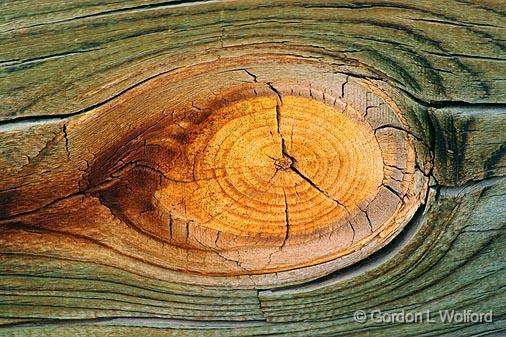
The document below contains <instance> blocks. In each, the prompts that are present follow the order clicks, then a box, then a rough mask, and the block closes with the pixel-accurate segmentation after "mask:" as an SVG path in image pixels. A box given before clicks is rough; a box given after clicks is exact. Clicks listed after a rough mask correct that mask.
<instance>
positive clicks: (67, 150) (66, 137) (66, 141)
mask: <svg viewBox="0 0 506 337" xmlns="http://www.w3.org/2000/svg"><path fill="white" fill-rule="evenodd" d="M62 131H63V137H64V138H65V152H66V153H67V159H68V160H70V151H69V138H68V134H67V124H63V129H62Z"/></svg>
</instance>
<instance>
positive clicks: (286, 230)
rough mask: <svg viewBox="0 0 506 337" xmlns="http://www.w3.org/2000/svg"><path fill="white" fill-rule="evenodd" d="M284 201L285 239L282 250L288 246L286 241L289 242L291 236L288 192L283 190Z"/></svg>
mask: <svg viewBox="0 0 506 337" xmlns="http://www.w3.org/2000/svg"><path fill="white" fill-rule="evenodd" d="M283 194H284V199H285V226H286V229H285V237H284V238H283V243H282V244H281V248H283V247H284V246H285V245H286V241H287V240H288V235H289V234H290V220H289V218H288V200H287V198H286V191H285V189H283Z"/></svg>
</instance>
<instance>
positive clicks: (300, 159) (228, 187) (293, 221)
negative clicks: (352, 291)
mask: <svg viewBox="0 0 506 337" xmlns="http://www.w3.org/2000/svg"><path fill="white" fill-rule="evenodd" d="M298 67H299V65H298V64H296V63H285V64H276V63H269V62H266V63H265V64H261V65H257V66H253V69H254V71H255V72H254V73H253V72H252V70H249V69H246V68H237V67H236V68H232V69H223V68H222V65H220V66H217V67H216V69H215V70H212V71H209V69H208V70H207V71H205V72H204V71H202V72H201V73H199V72H198V71H196V73H192V74H191V76H189V75H188V74H187V73H186V74H185V77H184V78H178V77H176V79H177V82H171V81H174V79H171V78H170V77H167V78H165V79H164V81H165V82H164V83H155V84H154V86H153V87H152V88H150V95H161V96H158V97H164V95H167V90H168V89H167V88H170V87H171V86H174V85H176V83H177V85H178V87H183V88H188V89H189V90H188V92H187V93H185V94H183V95H186V96H187V97H183V98H181V97H178V99H177V101H174V102H177V103H176V104H175V103H174V102H172V101H171V100H170V97H169V96H166V97H167V100H166V101H164V100H160V102H161V103H160V106H159V107H157V106H150V107H149V108H150V109H157V108H158V109H162V111H163V114H162V115H161V117H159V118H158V119H157V120H156V121H155V122H151V123H150V125H148V126H147V127H145V128H144V129H143V131H142V132H139V133H138V134H136V135H131V136H130V138H129V139H128V140H126V141H125V140H121V141H120V142H118V143H119V144H121V145H120V146H119V147H115V146H111V149H110V151H109V152H105V154H104V157H103V158H100V160H98V161H97V162H99V163H101V166H100V167H96V168H94V169H93V170H92V171H91V174H90V176H89V177H88V179H89V180H90V182H91V183H99V182H100V181H101V180H103V175H102V176H100V173H101V172H106V174H107V175H109V176H112V177H114V178H115V179H116V180H115V181H114V183H112V184H110V186H108V187H107V188H106V189H105V190H104V189H101V190H99V191H97V192H96V195H97V196H98V197H99V199H100V200H101V202H102V203H103V204H104V205H107V207H108V208H109V209H110V210H111V211H112V212H113V213H114V215H115V216H116V217H118V218H119V219H121V220H122V221H124V222H125V223H127V224H129V225H130V227H131V228H134V229H135V230H136V231H138V232H139V233H140V234H141V235H143V236H147V237H149V238H150V240H154V242H161V243H162V249H161V250H160V249H157V250H156V252H154V251H149V255H150V256H153V255H154V256H155V257H156V258H157V260H156V262H157V263H159V264H162V265H163V266H164V267H167V268H171V269H175V270H179V271H182V272H185V273H190V274H192V273H194V274H197V275H198V274H206V275H209V276H211V278H212V277H218V278H220V277H234V278H237V277H238V278H241V277H251V276H252V275H256V277H262V280H263V281H262V282H264V283H267V284H268V283H270V282H271V281H269V279H270V277H271V276H269V275H273V276H272V277H279V275H281V274H283V273H287V274H286V275H287V280H288V281H289V280H295V279H297V278H298V277H299V276H297V275H304V278H312V277H316V276H319V275H323V274H325V273H328V272H329V271H332V270H335V269H338V268H342V267H344V266H347V265H350V264H352V263H354V262H356V261H358V260H360V259H362V258H364V257H365V256H368V255H369V254H371V253H372V252H374V251H376V250H377V249H379V248H381V247H382V246H384V245H385V244H386V243H387V242H389V241H390V240H391V239H392V238H393V237H394V236H395V235H396V234H397V233H398V232H399V231H400V230H401V229H402V227H403V226H404V225H405V224H406V223H407V222H408V221H409V220H410V218H411V217H412V215H413V214H414V212H415V211H416V209H417V208H418V206H419V205H420V203H421V202H422V198H423V196H424V191H425V184H426V182H424V181H425V180H424V179H425V178H424V176H423V174H421V173H420V172H419V171H418V170H416V151H415V143H414V142H416V139H415V138H413V137H412V136H411V135H410V133H409V132H408V131H406V130H405V128H406V124H405V121H404V119H403V117H402V114H401V113H400V111H399V109H398V108H397V107H396V106H395V104H394V103H393V102H392V100H391V99H389V98H388V96H386V94H385V93H384V92H383V91H381V90H379V89H378V88H377V87H375V86H374V85H373V84H372V83H369V82H361V81H358V80H355V79H353V78H350V77H349V76H348V77H347V76H343V75H339V74H330V75H329V74H328V73H326V72H325V73H323V74H325V75H322V77H321V80H320V81H311V82H307V81H305V80H304V79H303V78H304V75H305V74H304V73H300V72H298V71H297V69H298ZM248 68H250V67H248ZM309 68H310V67H308V66H307V65H306V66H305V68H304V69H306V70H307V69H309ZM273 69H274V70H275V71H281V70H283V69H284V70H286V73H285V74H288V75H284V76H285V77H283V78H279V77H278V76H276V78H272V79H271V78H269V77H268V76H272V72H273V71H272V70H273ZM314 71H319V72H321V69H318V68H315V69H314ZM213 73H214V74H215V75H216V76H221V77H222V79H220V80H219V81H215V82H213V81H210V79H211V78H212V76H213ZM262 74H266V75H262ZM264 77H265V78H264ZM195 83H205V84H206V85H207V86H206V87H205V88H203V87H202V88H201V87H197V88H195V89H193V90H192V89H190V88H191V86H192V85H195ZM186 86H187V87H186ZM156 90H159V91H160V92H159V93H157V92H156ZM180 92H184V91H180ZM145 100H146V97H145V94H142V93H141V94H139V95H138V96H135V97H133V98H132V99H130V100H128V101H127V102H126V103H125V104H124V105H122V106H120V109H119V110H121V109H140V108H139V106H140V105H139V103H142V101H145ZM180 102H188V104H187V105H186V106H181V105H180V104H181V103H180ZM168 111H170V113H168ZM125 142H126V143H125ZM104 163H105V164H104ZM97 172H98V173H97ZM139 249H146V248H142V247H141V248H139ZM211 283H212V282H211Z"/></svg>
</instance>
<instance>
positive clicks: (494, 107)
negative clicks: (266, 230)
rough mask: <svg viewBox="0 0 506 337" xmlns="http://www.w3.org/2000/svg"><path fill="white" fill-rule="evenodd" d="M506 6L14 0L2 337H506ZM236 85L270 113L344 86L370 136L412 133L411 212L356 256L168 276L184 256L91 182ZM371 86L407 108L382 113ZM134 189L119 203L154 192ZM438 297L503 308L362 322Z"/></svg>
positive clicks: (0, 167) (0, 231)
mask: <svg viewBox="0 0 506 337" xmlns="http://www.w3.org/2000/svg"><path fill="white" fill-rule="evenodd" d="M505 14H506V13H505V7H504V4H503V3H502V2H501V1H486V2H484V1H483V2H481V1H480V2H472V1H444V2H434V1H417V2H408V1H385V2H377V1H360V2H358V1H346V2H345V1H330V2H329V1H326V2H318V1H312V2H309V3H308V2H299V1H272V2H264V1H229V2H226V1H225V2H221V1H216V2H205V1H195V2H185V1H182V2H181V1H164V2H157V1H150V2H149V3H146V2H144V1H142V2H141V1H128V2H126V1H117V2H110V3H105V4H104V3H96V2H93V1H75V2H63V1H62V2H59V1H47V2H30V3H24V2H16V1H13V2H10V1H6V2H3V4H2V6H1V8H0V46H1V48H0V79H1V82H0V106H1V108H0V119H1V122H0V278H1V279H2V281H1V282H0V335H2V336H4V335H5V336H24V335H35V336H47V335H55V336H75V335H90V336H94V335H110V336H130V335H140V334H146V335H150V336H151V335H152V336H157V335H167V334H169V335H174V336H194V335H206V336H257V335H287V336H339V335H373V336H376V335H377V336H382V335H385V334H388V335H392V336H411V335H413V336H415V335H416V336H418V335H427V336H431V335H438V336H439V335H448V336H455V335H465V336H467V335H500V334H503V333H504V332H505V331H506V320H505V317H506V305H505V303H506V292H505V286H506V277H505V271H504V268H505V266H506V260H505V256H506V252H505V237H504V233H505V231H504V226H505V225H506V208H505V206H504V205H505V204H506V182H505V180H504V173H505V167H506V166H505V165H506V163H505V153H506V149H505V145H504V144H505V143H506V137H505V133H506V123H505V111H506V110H505V105H504V104H505V103H506V97H505V92H506V90H505V89H506V85H505V83H506V73H505V71H504V68H505V63H506V52H505V50H504V49H505V40H506V33H505V31H506V22H505V21H506V20H505ZM286 83H289V85H290V87H286V86H285V87H283V85H285V84H286ZM345 83H346V84H345ZM238 85H241V86H242V87H241V88H242V90H245V89H244V88H248V90H253V89H254V90H258V92H257V91H255V94H257V93H264V94H265V93H268V94H269V95H270V96H269V97H271V98H272V102H274V106H275V105H276V102H277V101H276V100H277V99H279V97H277V96H278V94H279V93H276V92H275V91H277V90H278V89H276V88H278V87H280V88H285V89H286V88H291V89H290V90H291V93H293V88H297V89H296V90H299V91H298V94H297V95H299V96H304V95H306V96H308V97H311V98H314V99H322V100H323V101H325V99H327V100H328V99H329V97H333V96H332V95H334V96H335V97H337V98H340V99H342V100H343V102H345V103H348V104H350V106H351V107H353V108H354V109H356V110H357V111H359V112H360V113H361V114H362V115H363V116H365V118H366V119H367V122H368V123H370V124H371V125H373V128H374V129H377V130H378V131H375V133H378V132H379V133H380V134H381V132H383V131H385V130H386V131H389V130H390V131H391V132H394V133H396V132H397V133H398V132H400V133H401V134H402V135H403V137H405V138H406V139H408V140H409V142H411V143H412V144H414V145H413V146H414V153H415V154H416V156H415V159H414V162H413V163H412V165H413V168H414V171H416V172H418V176H419V177H420V178H419V180H418V181H419V182H420V183H419V184H418V185H410V187H409V188H408V190H409V191H412V190H416V189H420V190H421V191H423V190H424V188H427V186H426V184H427V180H428V179H429V178H430V188H429V193H428V194H427V196H426V199H425V196H424V199H423V200H420V202H419V203H415V204H414V205H415V206H413V211H414V210H415V209H416V208H417V212H416V214H415V215H414V217H413V219H412V220H411V221H410V222H409V223H407V224H404V225H405V227H404V225H403V226H401V227H399V228H402V227H404V229H403V230H402V232H400V234H398V235H397V236H395V238H394V237H392V238H390V239H389V240H387V241H385V244H386V243H387V242H390V241H391V242H390V243H389V244H388V245H387V246H385V247H384V248H383V249H381V250H380V251H378V252H376V253H375V254H373V255H370V256H368V257H367V258H366V259H364V260H362V261H360V262H358V263H355V264H352V265H351V266H348V267H347V268H345V269H340V270H335V269H336V268H335V266H334V267H332V266H329V265H328V264H327V265H326V264H322V265H316V267H315V266H312V267H310V268H313V269H309V271H308V270H303V271H302V272H300V271H299V273H297V270H294V271H288V272H286V273H285V274H283V273H279V275H278V274H273V275H271V276H272V277H271V278H269V277H267V276H265V275H262V274H258V275H248V273H245V275H242V276H241V275H235V274H234V275H235V276H233V277H225V276H212V275H207V274H198V273H197V274H191V273H188V274H185V273H181V272H179V271H178V270H175V268H174V264H175V265H176V266H177V263H178V262H177V259H178V258H181V253H178V252H177V251H175V250H174V251H172V252H170V254H167V253H166V252H167V251H168V249H171V248H170V247H167V245H165V246H162V247H161V246H160V245H159V241H156V240H155V239H153V238H151V237H150V236H146V235H144V234H143V233H139V232H138V231H136V230H133V228H132V227H131V226H129V225H128V224H126V223H125V222H124V221H123V219H121V218H118V217H117V214H116V213H114V212H113V211H111V210H113V209H114V206H116V204H117V202H118V201H121V199H114V201H115V203H114V205H112V206H111V204H109V205H108V204H107V203H105V204H104V198H102V199H101V198H100V197H99V195H98V194H97V193H99V192H100V191H102V189H103V188H105V189H106V190H107V189H109V188H110V186H111V185H112V184H113V183H114V182H115V180H114V179H109V178H107V177H106V176H107V175H109V174H110V173H111V172H116V171H115V169H117V167H114V165H113V164H115V161H114V160H116V161H117V159H118V158H120V159H125V158H127V159H129V160H130V159H131V158H134V159H136V156H144V157H142V158H143V160H144V159H146V158H147V159H150V158H151V159H152V158H158V157H157V156H158V155H155V154H154V153H155V152H150V151H154V150H146V149H144V150H143V151H141V150H139V149H143V148H142V144H144V146H145V145H146V142H147V143H149V142H150V141H153V139H154V138H153V135H156V132H157V130H163V132H166V131H167V130H169V129H163V128H161V127H160V125H158V126H156V125H157V123H160V121H162V120H163V121H162V122H161V123H162V125H165V124H164V123H167V125H170V123H173V124H174V123H176V122H178V121H179V122H180V121H186V120H185V118H187V119H189V120H190V121H191V118H197V117H198V114H199V113H200V112H199V111H200V110H202V107H203V105H205V104H206V103H208V96H216V97H221V96H220V94H221V93H226V95H228V94H230V93H231V92H232V88H233V87H234V86H238ZM364 85H365V86H367V88H369V89H368V90H372V91H374V92H377V93H378V92H380V93H382V95H383V94H385V95H386V97H388V99H387V101H386V102H387V103H388V102H389V101H388V100H391V101H392V104H393V105H394V106H395V107H397V108H398V110H399V112H400V116H401V119H402V120H403V121H402V122H401V121H400V120H398V119H397V120H394V119H392V118H391V117H389V118H388V122H385V117H384V116H385V110H384V107H385V104H384V102H383V103H381V102H379V101H377V100H376V99H372V97H373V96H372V95H371V93H372V91H368V90H364V89H363V88H364ZM171 88H172V89H171ZM272 88H274V89H275V90H274V91H273V89H272ZM171 90H172V91H171ZM281 91H282V90H281ZM281 94H282V95H283V94H286V92H281ZM325 94H326V95H327V96H325ZM226 95H225V94H223V95H222V96H224V97H229V96H226ZM282 95H281V96H282ZM313 96H314V97H313ZM320 96H321V97H320ZM160 97H162V98H163V99H160ZM318 97H320V98H318ZM325 97H326V98H325ZM278 103H279V102H278ZM174 111H179V113H174ZM273 111H274V110H273ZM281 113H283V112H281ZM167 116H168V117H167ZM189 116H190V117H189ZM191 116H193V117H191ZM273 116H274V115H273ZM281 120H282V117H281ZM278 123H279V120H278ZM278 126H279V125H278ZM157 128H158V129H157ZM153 130H155V131H153ZM392 130H397V131H392ZM146 135H147V136H146ZM150 137H151V138H150ZM155 143H156V142H153V144H155ZM159 144H162V143H161V142H160V143H159ZM162 145H163V144H162ZM164 146H165V145H164ZM153 148H154V147H153ZM153 148H151V149H153ZM107 151H109V157H108V156H107V153H108V152H107ZM386 152H388V151H386ZM111 153H114V154H113V155H111ZM146 153H148V154H147V155H146ZM392 153H394V155H393V158H394V160H395V161H398V160H399V158H400V157H401V156H402V155H403V153H404V152H395V151H394V152H392ZM114 156H117V157H114ZM122 156H123V157H122ZM128 156H130V157H128ZM111 158H112V159H111ZM139 158H140V157H139ZM139 158H137V159H139ZM161 158H165V157H161ZM156 163H157V165H158V164H160V162H156ZM148 164H149V165H152V162H150V161H148ZM396 165H397V164H395V163H394V165H391V166H392V167H395V166H396ZM152 166H153V165H152ZM152 166H150V167H152ZM97 167H98V168H99V169H97ZM176 167H183V166H181V165H176ZM403 169H404V168H403ZM162 170H163V168H162ZM400 171H402V170H400ZM405 171H406V170H405ZM408 171H409V170H408ZM144 174H145V176H149V173H144ZM111 177H112V178H116V176H114V175H111ZM133 177H134V178H132V177H130V179H134V180H135V179H137V178H135V176H133ZM150 179H151V178H150ZM156 179H158V176H156ZM415 180H416V179H415ZM415 180H413V181H415ZM142 181H143V183H144V185H142V184H140V183H139V184H138V185H135V188H134V190H133V192H132V191H129V192H128V194H126V195H127V196H128V197H131V198H132V199H135V197H136V191H140V192H142V191H145V190H149V189H151V188H152V187H151V185H149V184H150V183H151V182H150V180H149V179H147V178H146V180H142ZM422 182H423V183H422ZM153 186H154V185H153ZM413 186H416V187H413ZM109 191H110V189H109ZM124 193H126V192H124ZM143 196H144V195H143V194H142V193H141V194H140V197H139V198H140V199H142V198H143ZM125 200H127V198H125ZM128 200H129V199H128ZM125 202H126V201H125ZM420 205H421V206H420ZM285 206H286V200H285ZM410 216H411V215H410ZM410 216H409V217H407V218H410ZM136 221H137V220H136ZM144 223H146V224H148V223H150V222H144ZM146 228H147V231H149V227H146ZM186 234H188V231H187V232H186ZM396 234H397V233H396ZM187 237H188V235H187ZM280 237H281V236H280ZM281 239H282V238H281ZM366 255H368V254H365V255H364V256H366ZM364 256H362V257H364ZM174 261H175V262H174ZM206 261H207V264H206V263H202V261H200V260H198V259H195V261H189V260H188V259H186V260H184V261H183V262H181V263H182V264H180V265H179V269H181V266H182V265H184V266H185V267H183V269H184V268H190V267H191V266H195V268H201V267H199V264H200V265H203V266H204V267H206V266H209V264H208V263H209V261H208V260H206ZM356 261H357V260H353V261H352V262H356ZM229 262H230V261H229ZM344 265H345V264H342V265H340V267H339V268H342V267H343V266H344ZM348 265H349V263H348ZM235 267H236V266H235V262H233V260H232V261H231V263H229V264H226V263H223V264H222V265H220V268H222V269H223V271H227V270H230V271H231V272H233V273H237V271H235V272H234V268H235ZM260 267H261V266H260ZM227 268H229V269H227ZM176 269H177V268H176ZM243 272H244V271H243ZM311 273H313V274H311ZM239 274H241V273H239ZM243 274H244V273H243ZM310 274H311V275H312V276H311V277H308V275H310ZM304 275H306V278H305V277H303V276H304ZM318 276H321V277H318ZM220 277H221V278H220ZM217 278H218V279H219V281H216V280H217ZM276 284H277V285H278V286H279V285H283V287H281V288H277V287H276ZM445 309H449V310H451V309H453V310H472V311H475V312H486V311H489V310H492V311H493V315H494V320H493V323H481V324H471V323H462V324H448V323H443V322H441V321H436V322H435V323H430V324H395V325H394V324H387V323H375V322H372V321H367V322H365V323H358V322H355V321H354V319H353V314H354V312H355V311H356V310H364V311H371V310H382V311H383V312H387V311H393V312H398V311H400V310H407V311H410V312H422V311H425V310H429V311H431V312H432V313H433V316H437V315H438V313H437V312H438V310H445ZM434 318H435V319H436V320H437V319H438V317H434Z"/></svg>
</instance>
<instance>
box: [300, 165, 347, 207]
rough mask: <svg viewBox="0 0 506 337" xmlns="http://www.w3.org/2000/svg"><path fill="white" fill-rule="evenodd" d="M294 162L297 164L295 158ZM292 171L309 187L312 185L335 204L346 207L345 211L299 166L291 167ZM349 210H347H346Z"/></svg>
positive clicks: (340, 203) (337, 201) (341, 204)
mask: <svg viewBox="0 0 506 337" xmlns="http://www.w3.org/2000/svg"><path fill="white" fill-rule="evenodd" d="M293 160H294V162H296V160H295V158H293ZM290 169H291V170H292V171H293V172H295V173H296V174H297V175H298V176H299V177H301V178H302V179H304V180H305V181H306V182H307V183H308V184H309V185H311V186H312V187H313V188H314V189H315V190H317V191H318V192H320V193H321V194H323V195H324V196H326V197H327V198H329V199H330V200H332V201H334V202H335V203H337V204H338V205H339V206H342V207H344V209H346V206H345V205H344V204H343V203H342V202H340V201H339V200H337V199H336V198H334V197H332V196H331V195H330V194H329V193H328V192H327V191H325V190H323V189H321V188H320V187H319V186H318V185H316V184H315V183H314V182H313V181H312V180H311V179H309V178H308V177H307V176H306V175H305V174H304V173H302V172H301V171H300V170H299V169H298V168H297V166H295V165H291V166H290ZM346 210H347V209H346Z"/></svg>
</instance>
